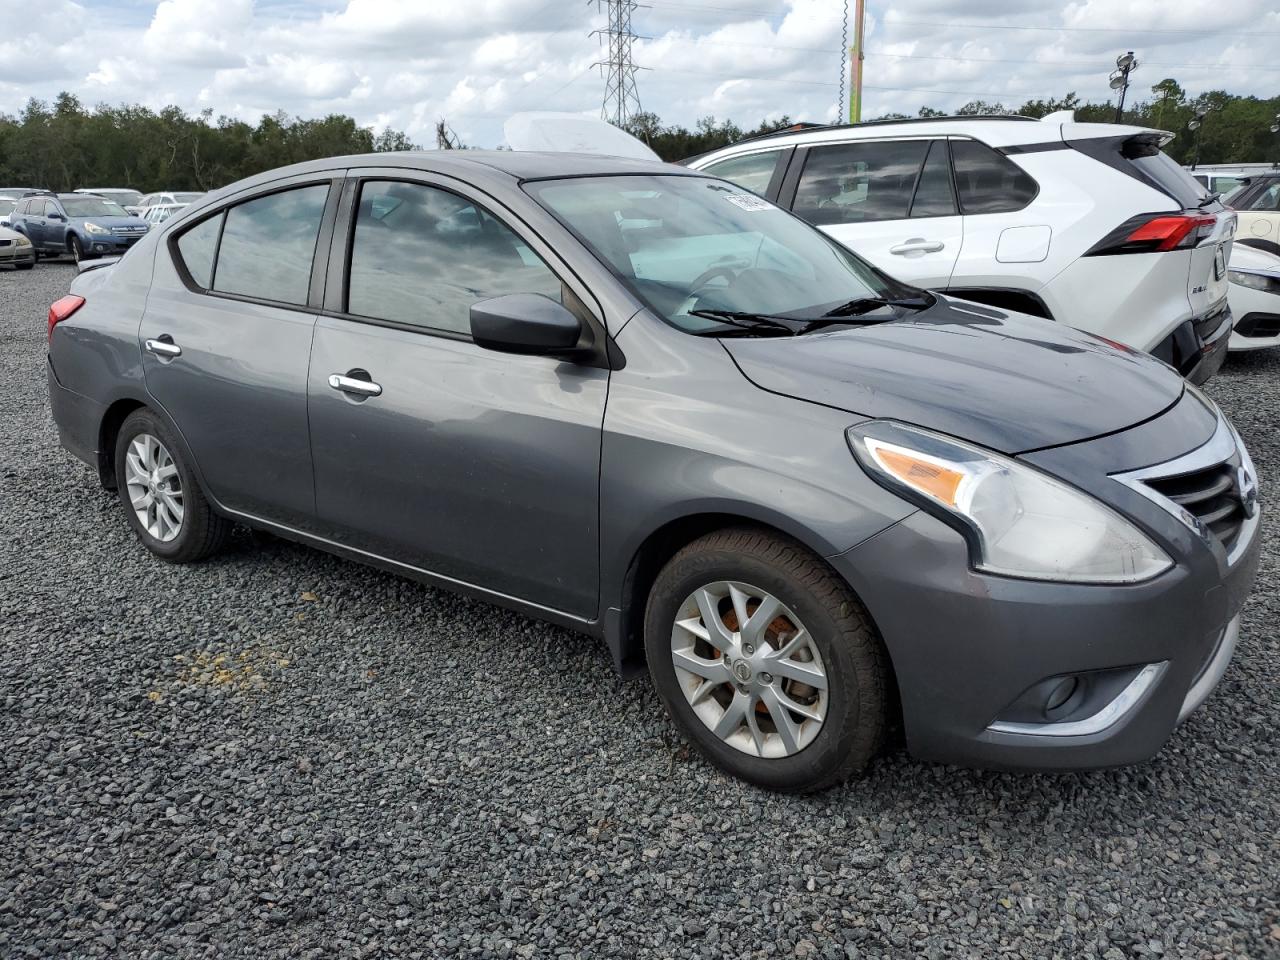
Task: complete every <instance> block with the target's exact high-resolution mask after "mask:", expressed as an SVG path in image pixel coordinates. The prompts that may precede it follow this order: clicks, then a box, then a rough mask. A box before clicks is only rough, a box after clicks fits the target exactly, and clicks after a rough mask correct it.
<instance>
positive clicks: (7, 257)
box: [0, 227, 36, 270]
mask: <svg viewBox="0 0 1280 960" xmlns="http://www.w3.org/2000/svg"><path fill="white" fill-rule="evenodd" d="M35 263H36V251H35V248H34V247H33V246H31V241H30V240H28V239H27V238H26V237H24V236H23V235H22V234H20V233H18V231H16V230H10V229H9V228H8V227H0V266H7V267H17V268H18V269H19V270H30V269H31V268H32V267H33V266H35Z"/></svg>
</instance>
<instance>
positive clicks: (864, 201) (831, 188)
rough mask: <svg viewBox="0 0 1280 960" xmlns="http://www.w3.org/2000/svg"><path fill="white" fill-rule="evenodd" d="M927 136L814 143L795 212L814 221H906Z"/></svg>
mask: <svg viewBox="0 0 1280 960" xmlns="http://www.w3.org/2000/svg"><path fill="white" fill-rule="evenodd" d="M928 147H929V141H927V140H881V141H873V142H867V143H841V144H833V145H831V146H825V147H814V148H813V149H812V150H810V151H809V158H808V159H807V160H806V161H805V165H804V172H803V173H802V174H801V175H800V185H799V188H798V189H797V190H796V199H795V204H794V206H793V209H794V211H795V212H796V213H797V214H798V215H799V216H801V217H804V218H805V219H806V220H808V221H809V222H810V223H813V224H818V225H820V226H821V225H824V224H834V223H869V222H872V221H876V220H904V219H906V217H907V214H908V212H909V210H910V208H911V197H912V194H913V193H914V192H915V187H916V179H917V177H918V176H919V174H920V167H921V165H922V164H923V163H924V157H925V151H926V150H927V149H928Z"/></svg>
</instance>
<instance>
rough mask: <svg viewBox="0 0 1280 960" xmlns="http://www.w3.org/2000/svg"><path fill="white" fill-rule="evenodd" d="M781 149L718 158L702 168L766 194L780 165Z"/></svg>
mask: <svg viewBox="0 0 1280 960" xmlns="http://www.w3.org/2000/svg"><path fill="white" fill-rule="evenodd" d="M780 156H782V151H781V150H767V151H765V152H764V153H752V154H748V155H747V156H745V157H730V158H729V159H728V160H717V161H716V162H715V163H712V164H709V165H708V166H706V167H703V168H702V172H703V173H709V174H711V175H712V176H713V177H724V179H726V180H728V181H730V182H732V183H736V184H737V185H738V186H740V187H745V188H746V189H748V190H750V191H751V192H752V193H757V194H759V195H760V196H762V197H763V196H764V195H765V194H766V193H768V192H769V181H770V180H772V179H773V171H774V170H775V169H776V168H777V166H778V158H779V157H780Z"/></svg>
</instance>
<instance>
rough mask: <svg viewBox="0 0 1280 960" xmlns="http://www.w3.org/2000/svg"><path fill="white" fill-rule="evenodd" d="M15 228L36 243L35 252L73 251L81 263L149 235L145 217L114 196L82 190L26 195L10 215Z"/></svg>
mask: <svg viewBox="0 0 1280 960" xmlns="http://www.w3.org/2000/svg"><path fill="white" fill-rule="evenodd" d="M9 217H10V220H11V222H12V224H13V229H15V230H17V231H18V232H19V233H22V234H24V235H25V236H26V237H27V238H28V239H30V241H31V242H32V244H34V245H35V249H36V254H37V256H39V255H45V256H55V257H57V256H63V255H65V254H70V255H71V257H72V258H73V259H74V260H75V261H76V262H77V263H78V262H80V261H81V260H91V259H94V258H96V257H101V256H104V255H107V254H120V253H124V252H125V251H126V250H128V249H129V248H130V247H132V246H133V245H134V244H135V243H137V242H138V240H140V239H141V238H142V237H144V236H146V233H147V229H148V228H147V224H146V221H144V220H142V219H141V218H139V217H135V216H133V215H132V214H129V213H126V212H125V210H124V208H123V207H122V206H120V204H118V203H116V202H115V201H114V200H108V199H106V198H105V197H95V196H90V195H87V194H83V193H59V194H49V195H36V196H31V197H26V198H25V199H23V200H21V201H19V203H18V206H17V207H16V208H15V209H14V211H13V213H12V214H10V215H9Z"/></svg>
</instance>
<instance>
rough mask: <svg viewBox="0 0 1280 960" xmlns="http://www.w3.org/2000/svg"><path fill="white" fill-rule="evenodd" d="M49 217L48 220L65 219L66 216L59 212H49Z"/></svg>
mask: <svg viewBox="0 0 1280 960" xmlns="http://www.w3.org/2000/svg"><path fill="white" fill-rule="evenodd" d="M49 219H50V220H65V219H67V218H66V217H64V216H63V215H62V214H60V213H51V214H49Z"/></svg>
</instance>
